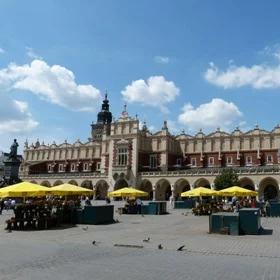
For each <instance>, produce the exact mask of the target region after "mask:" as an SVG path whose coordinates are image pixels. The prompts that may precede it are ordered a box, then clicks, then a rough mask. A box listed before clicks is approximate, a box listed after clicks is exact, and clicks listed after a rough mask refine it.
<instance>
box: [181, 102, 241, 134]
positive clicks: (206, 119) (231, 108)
mask: <svg viewBox="0 0 280 280" xmlns="http://www.w3.org/2000/svg"><path fill="white" fill-rule="evenodd" d="M182 111H183V112H182V113H181V114H180V115H179V116H178V122H179V123H180V124H183V125H186V126H188V128H189V130H191V131H195V130H198V129H200V128H202V129H205V130H211V129H215V128H217V127H220V128H223V129H226V130H227V129H229V128H230V127H231V126H232V125H233V124H235V123H239V121H240V118H241V117H242V113H241V112H240V111H239V109H238V107H237V106H236V105H235V104H234V103H232V102H227V101H224V100H223V99H219V98H214V99H212V101H210V102H209V103H205V104H201V105H200V106H198V107H197V108H194V107H193V106H192V105H191V104H190V103H188V104H185V106H184V107H183V108H182Z"/></svg>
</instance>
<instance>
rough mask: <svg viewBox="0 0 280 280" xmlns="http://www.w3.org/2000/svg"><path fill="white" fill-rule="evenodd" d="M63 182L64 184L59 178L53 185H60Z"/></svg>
mask: <svg viewBox="0 0 280 280" xmlns="http://www.w3.org/2000/svg"><path fill="white" fill-rule="evenodd" d="M62 184H63V182H62V181H61V180H57V181H55V182H54V183H53V186H54V187H55V186H59V185H62Z"/></svg>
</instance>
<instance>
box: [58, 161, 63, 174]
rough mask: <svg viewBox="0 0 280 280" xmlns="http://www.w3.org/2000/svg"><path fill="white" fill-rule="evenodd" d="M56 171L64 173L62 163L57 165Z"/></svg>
mask: <svg viewBox="0 0 280 280" xmlns="http://www.w3.org/2000/svg"><path fill="white" fill-rule="evenodd" d="M58 171H59V172H63V171H64V170H63V164H62V163H61V164H59V165H58Z"/></svg>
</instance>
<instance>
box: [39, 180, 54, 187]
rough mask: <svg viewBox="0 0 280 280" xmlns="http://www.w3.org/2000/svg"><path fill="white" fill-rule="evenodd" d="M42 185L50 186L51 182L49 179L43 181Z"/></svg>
mask: <svg viewBox="0 0 280 280" xmlns="http://www.w3.org/2000/svg"><path fill="white" fill-rule="evenodd" d="M40 185H41V186H44V187H48V188H50V186H51V183H50V182H49V181H43V182H42V183H41V184H40Z"/></svg>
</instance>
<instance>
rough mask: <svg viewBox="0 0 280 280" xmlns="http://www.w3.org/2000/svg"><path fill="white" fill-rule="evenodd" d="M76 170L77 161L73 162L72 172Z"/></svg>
mask: <svg viewBox="0 0 280 280" xmlns="http://www.w3.org/2000/svg"><path fill="white" fill-rule="evenodd" d="M75 170H76V165H75V163H72V164H71V172H74V171H75Z"/></svg>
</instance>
